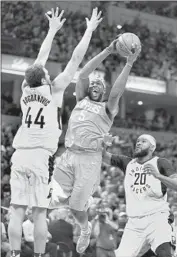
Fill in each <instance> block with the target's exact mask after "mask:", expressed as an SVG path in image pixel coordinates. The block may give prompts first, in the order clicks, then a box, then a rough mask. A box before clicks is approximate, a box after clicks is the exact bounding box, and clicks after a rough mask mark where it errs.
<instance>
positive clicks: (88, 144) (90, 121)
mask: <svg viewBox="0 0 177 257" xmlns="http://www.w3.org/2000/svg"><path fill="white" fill-rule="evenodd" d="M115 45H116V40H115V41H113V42H112V43H111V45H110V46H109V47H107V48H106V49H104V50H103V51H102V52H101V53H100V54H98V55H97V56H95V57H94V58H93V59H92V60H90V61H89V62H88V63H87V64H86V65H85V66H84V68H83V69H82V70H81V72H80V75H79V79H78V81H77V83H76V100H77V104H76V106H75V108H74V110H73V111H72V114H71V117H70V120H69V124H68V130H67V133H66V136H65V146H66V148H67V150H66V151H65V153H64V154H62V156H61V157H60V160H59V162H58V163H57V167H56V170H55V172H54V179H55V181H56V182H57V183H58V184H59V185H60V186H61V188H62V190H63V191H62V198H63V199H61V195H60V196H59V198H60V199H59V200H60V202H61V201H63V202H64V200H66V201H65V202H66V203H68V204H69V206H70V208H71V211H72V213H73V215H74V217H75V219H76V221H77V222H78V224H79V225H80V227H81V235H80V237H79V240H78V242H77V248H76V250H77V252H79V253H83V252H84V251H85V249H86V248H87V247H88V245H89V239H90V233H91V224H90V223H88V215H87V209H88V201H89V198H90V197H91V196H92V194H93V193H94V191H95V190H96V188H97V186H98V185H99V183H100V170H101V163H102V142H103V137H104V135H105V134H106V133H108V131H109V130H110V128H111V126H112V123H113V120H114V117H115V115H116V114H117V112H118V104H119V99H120V97H121V96H122V94H123V92H124V89H125V85H126V82H127V79H128V75H129V73H130V70H131V68H132V65H133V63H134V62H135V60H136V58H137V56H138V55H139V53H140V51H141V48H139V49H138V47H137V46H135V53H134V54H132V53H130V55H129V56H128V57H127V63H126V65H125V67H124V69H123V70H122V72H121V74H120V75H119V77H118V78H117V80H116V81H115V83H114V85H113V87H112V89H111V92H110V95H109V99H108V101H107V102H103V97H104V93H105V91H106V85H105V82H104V80H103V79H101V78H99V77H94V76H91V77H89V76H90V75H91V73H92V72H93V71H94V70H95V69H96V68H97V67H98V66H99V65H100V64H101V62H102V61H103V60H104V59H105V58H106V57H107V56H108V55H110V54H111V53H115V52H116V50H115ZM55 190H56V191H57V190H58V189H57V185H56V189H55V188H54V192H53V193H54V194H53V196H54V195H55Z"/></svg>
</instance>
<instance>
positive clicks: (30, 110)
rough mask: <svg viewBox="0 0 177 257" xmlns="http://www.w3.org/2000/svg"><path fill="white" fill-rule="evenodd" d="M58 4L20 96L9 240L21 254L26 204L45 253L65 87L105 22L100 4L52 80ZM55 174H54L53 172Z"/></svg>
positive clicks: (37, 246)
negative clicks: (50, 70)
mask: <svg viewBox="0 0 177 257" xmlns="http://www.w3.org/2000/svg"><path fill="white" fill-rule="evenodd" d="M58 11H59V10H58V8H57V9H56V12H55V13H54V10H53V9H52V15H51V17H49V15H47V14H46V16H47V18H48V20H49V31H48V34H47V36H46V38H45V40H44V42H43V44H42V46H41V49H40V51H39V54H38V57H37V59H36V61H35V62H34V64H33V65H32V66H31V67H29V68H28V69H27V70H26V72H25V80H24V82H23V84H22V97H21V100H20V103H21V109H22V112H23V117H22V125H21V127H20V128H19V130H18V132H17V134H16V136H15V138H14V141H13V147H14V148H15V149H16V151H15V153H14V154H13V156H12V160H11V161H12V169H11V181H10V183H11V193H12V197H11V206H12V215H11V219H10V223H9V229H8V234H9V241H10V245H11V251H12V256H20V249H21V234H22V223H23V220H24V217H25V211H26V209H27V206H30V207H32V208H33V209H32V210H33V219H34V227H35V229H34V238H35V241H34V256H35V257H37V256H44V253H45V245H46V240H47V224H46V210H47V208H48V205H49V201H50V196H51V193H50V187H51V186H50V180H51V176H50V175H51V173H52V171H53V167H52V156H53V154H54V153H55V152H56V150H57V146H58V140H59V136H60V134H61V126H60V125H59V124H58V121H57V109H58V107H61V106H62V99H63V93H64V90H65V88H66V87H67V86H68V85H69V83H70V82H71V81H72V79H73V77H74V75H75V72H76V70H77V68H78V66H79V65H80V63H81V61H82V60H83V57H84V55H85V53H86V50H87V48H88V45H89V43H90V40H91V36H92V33H93V31H94V30H95V29H96V28H97V26H98V24H99V23H100V22H101V20H102V19H101V18H100V16H101V12H99V13H98V10H97V8H95V9H94V10H93V12H92V17H91V19H90V20H89V19H88V18H86V23H87V29H86V31H85V34H84V36H83V38H82V39H81V41H80V43H79V44H78V45H77V47H76V48H75V50H74V52H73V54H72V57H71V60H70V61H69V63H68V64H67V66H66V68H65V69H64V71H63V72H62V73H60V74H59V75H58V76H57V77H56V78H55V79H54V81H53V82H51V80H50V77H49V75H48V71H47V70H46V69H45V68H44V66H45V64H46V61H47V59H48V56H49V52H50V49H51V45H52V40H53V38H54V36H55V34H56V32H57V31H58V30H59V29H60V28H61V27H62V26H63V23H64V22H65V19H62V15H63V12H64V11H62V12H61V14H60V15H59V16H58V14H59V13H58ZM49 173H50V174H49Z"/></svg>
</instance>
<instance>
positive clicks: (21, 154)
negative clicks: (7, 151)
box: [10, 149, 52, 208]
mask: <svg viewBox="0 0 177 257" xmlns="http://www.w3.org/2000/svg"><path fill="white" fill-rule="evenodd" d="M49 158H50V153H49V152H48V151H46V150H43V149H28V150H16V151H15V153H14V154H13V156H12V159H11V162H12V167H11V179H10V185H11V204H15V205H23V206H29V207H40V208H48V206H49V203H50V200H51V198H50V195H51V194H50V192H51V190H52V189H51V183H49Z"/></svg>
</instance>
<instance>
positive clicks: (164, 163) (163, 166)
mask: <svg viewBox="0 0 177 257" xmlns="http://www.w3.org/2000/svg"><path fill="white" fill-rule="evenodd" d="M157 166H158V169H159V172H160V174H162V175H164V176H167V177H171V176H172V175H175V174H176V171H175V170H174V168H173V166H172V164H171V163H170V162H169V161H168V160H167V159H165V158H159V159H158V160H157Z"/></svg>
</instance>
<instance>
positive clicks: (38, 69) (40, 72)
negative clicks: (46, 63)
mask: <svg viewBox="0 0 177 257" xmlns="http://www.w3.org/2000/svg"><path fill="white" fill-rule="evenodd" d="M43 78H45V72H44V67H43V66H42V65H41V64H33V65H31V66H30V67H28V68H27V70H26V71H25V80H26V82H27V84H28V85H29V86H30V87H39V86H41V79H43Z"/></svg>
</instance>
